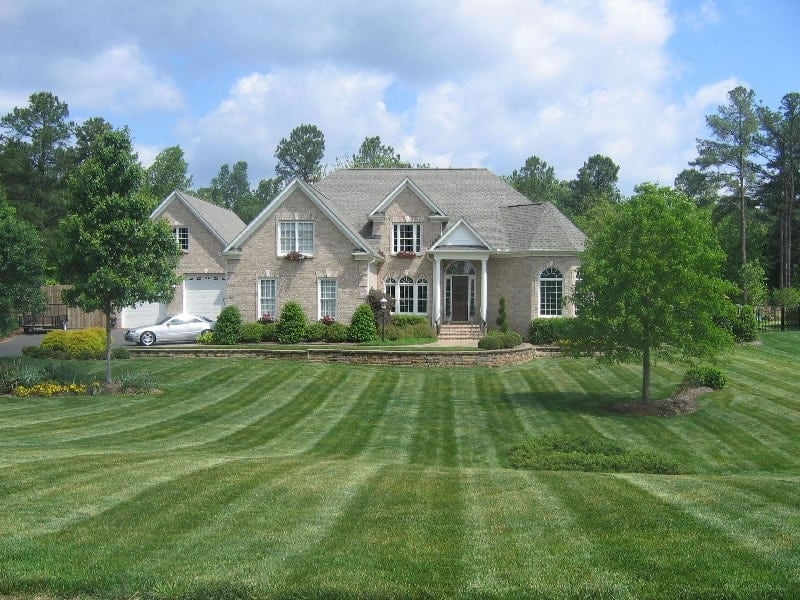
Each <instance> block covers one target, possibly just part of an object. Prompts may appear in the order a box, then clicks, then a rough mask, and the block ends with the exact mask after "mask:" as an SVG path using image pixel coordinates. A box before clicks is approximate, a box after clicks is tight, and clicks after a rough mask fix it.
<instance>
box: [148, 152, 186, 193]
mask: <svg viewBox="0 0 800 600" xmlns="http://www.w3.org/2000/svg"><path fill="white" fill-rule="evenodd" d="M191 187H192V177H191V175H189V163H187V162H186V159H185V158H184V157H183V150H182V149H181V147H180V146H170V147H169V148H164V149H163V150H162V151H161V152H159V153H158V155H157V156H156V159H155V160H154V161H153V164H152V165H150V166H149V167H148V168H147V169H146V171H145V189H146V190H147V193H148V194H150V196H152V197H153V198H154V199H155V200H156V202H161V201H162V200H163V199H164V198H166V197H167V196H168V195H169V194H170V193H171V192H173V191H174V190H184V191H185V190H189V189H191Z"/></svg>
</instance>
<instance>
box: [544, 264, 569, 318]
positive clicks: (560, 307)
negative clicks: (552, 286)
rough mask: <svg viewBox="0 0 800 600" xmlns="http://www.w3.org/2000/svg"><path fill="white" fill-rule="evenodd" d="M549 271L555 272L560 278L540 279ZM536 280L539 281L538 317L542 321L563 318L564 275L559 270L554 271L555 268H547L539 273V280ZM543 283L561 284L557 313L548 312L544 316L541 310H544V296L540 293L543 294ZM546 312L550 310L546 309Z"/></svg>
mask: <svg viewBox="0 0 800 600" xmlns="http://www.w3.org/2000/svg"><path fill="white" fill-rule="evenodd" d="M550 269H554V270H555V271H557V272H558V273H559V275H560V277H542V275H544V273H546V272H547V271H548V270H550ZM538 279H539V311H538V312H539V317H540V318H542V319H554V318H558V317H563V316H564V274H563V273H562V272H561V270H560V269H556V268H555V267H547V268H545V269H543V270H542V271H541V272H540V273H539V278H538ZM544 282H556V283H560V284H561V297H560V299H559V305H558V309H557V311H558V312H557V313H552V312H548V313H547V314H545V313H544V312H543V310H544V309H545V308H546V307H545V306H544V299H545V296H544V294H543V293H542V292H543V284H544ZM548 310H552V309H548Z"/></svg>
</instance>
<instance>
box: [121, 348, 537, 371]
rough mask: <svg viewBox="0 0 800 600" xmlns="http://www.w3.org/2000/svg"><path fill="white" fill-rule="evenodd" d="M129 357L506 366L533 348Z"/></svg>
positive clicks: (152, 352) (140, 353)
mask: <svg viewBox="0 0 800 600" xmlns="http://www.w3.org/2000/svg"><path fill="white" fill-rule="evenodd" d="M130 353H131V357H136V358H140V357H173V358H186V357H210V358H274V359H281V360H307V361H310V362H341V363H349V364H354V365H398V366H401V365H402V366H414V367H471V366H481V367H507V366H511V365H520V364H523V363H527V362H530V361H532V360H533V359H534V358H536V354H537V352H536V349H535V348H534V347H533V346H531V345H530V344H522V345H521V346H517V347H516V348H511V349H509V350H472V351H464V352H460V351H454V352H444V351H437V350H434V349H430V350H371V349H358V350H356V349H349V348H345V349H338V348H309V349H308V350H280V349H277V348H235V347H234V348H207V347H203V346H192V347H184V348H177V347H160V348H152V347H151V348H130Z"/></svg>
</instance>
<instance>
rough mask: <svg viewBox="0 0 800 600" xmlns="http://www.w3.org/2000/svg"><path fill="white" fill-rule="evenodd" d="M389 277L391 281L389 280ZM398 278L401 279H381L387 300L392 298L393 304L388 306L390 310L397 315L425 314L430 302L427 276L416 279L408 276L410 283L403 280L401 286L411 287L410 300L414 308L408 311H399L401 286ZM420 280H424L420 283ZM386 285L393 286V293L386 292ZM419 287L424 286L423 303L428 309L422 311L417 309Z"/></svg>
mask: <svg viewBox="0 0 800 600" xmlns="http://www.w3.org/2000/svg"><path fill="white" fill-rule="evenodd" d="M404 277H405V276H404ZM390 279H391V281H389V280H390ZM400 279H402V277H399V278H395V277H387V278H386V279H384V280H383V293H384V294H386V297H387V299H389V300H391V299H392V298H394V303H393V305H391V306H389V310H390V312H393V313H395V314H398V315H427V314H428V312H429V311H430V303H431V287H430V286H431V284H430V283H429V282H428V279H427V277H418V278H417V279H416V280H415V279H413V278H411V277H409V279H411V283H410V284H409V283H405V282H404V283H403V284H402V286H403V287H405V286H408V287H410V288H412V298H411V302H412V308H413V309H414V310H412V311H410V312H400V287H401V284H400ZM422 280H425V283H421V281H422ZM387 285H390V286H391V287H392V288H394V293H393V294H390V293H387V292H388V290H387V287H386V286H387ZM421 287H424V288H425V290H426V295H425V304H426V307H427V309H428V310H425V311H424V312H420V311H419V301H420V293H419V290H420V288H421Z"/></svg>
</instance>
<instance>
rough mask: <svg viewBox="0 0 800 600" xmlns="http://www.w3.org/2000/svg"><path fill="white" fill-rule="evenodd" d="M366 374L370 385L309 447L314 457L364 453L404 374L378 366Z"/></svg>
mask: <svg viewBox="0 0 800 600" xmlns="http://www.w3.org/2000/svg"><path fill="white" fill-rule="evenodd" d="M359 373H361V374H362V376H365V375H366V374H367V373H368V374H369V378H368V379H367V378H366V377H364V378H365V380H366V386H365V387H364V389H363V390H362V391H361V392H360V393H359V394H358V396H357V397H355V398H354V399H353V402H352V404H350V405H349V410H348V411H347V413H346V414H345V415H344V416H343V417H342V418H340V419H338V420H337V421H336V422H335V424H334V426H333V427H331V428H330V429H329V430H328V431H327V432H326V433H325V435H324V436H323V437H321V438H320V439H319V440H317V441H316V443H315V444H314V446H313V447H312V448H310V449H309V450H308V453H309V454H312V455H314V456H328V457H330V458H351V457H354V456H358V455H359V454H361V453H362V452H363V450H364V448H365V447H366V445H367V443H368V442H369V440H370V439H371V438H372V436H373V435H374V433H375V430H376V429H377V427H378V425H379V424H380V423H381V422H382V421H383V419H384V418H385V415H386V409H387V407H388V406H389V401H390V399H391V398H392V397H393V396H394V389H395V387H396V386H397V382H398V381H399V380H400V375H399V374H398V373H397V372H396V371H393V370H386V369H374V370H372V371H371V372H368V371H359Z"/></svg>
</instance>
